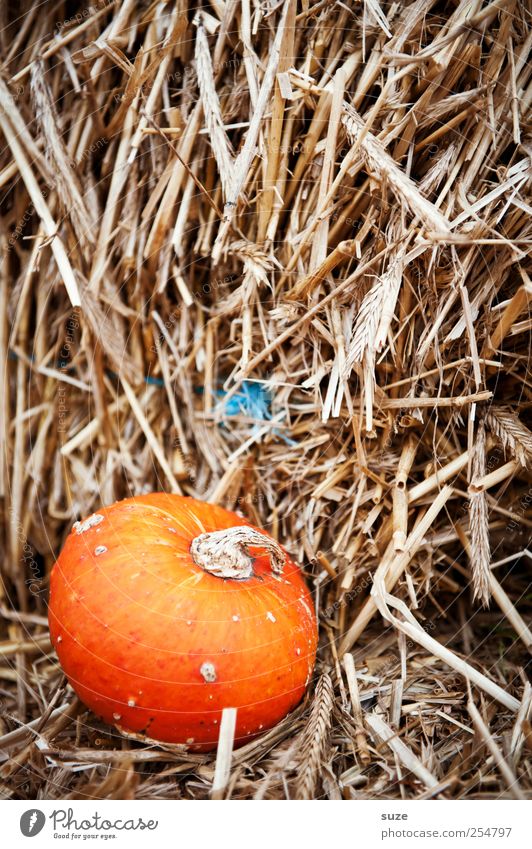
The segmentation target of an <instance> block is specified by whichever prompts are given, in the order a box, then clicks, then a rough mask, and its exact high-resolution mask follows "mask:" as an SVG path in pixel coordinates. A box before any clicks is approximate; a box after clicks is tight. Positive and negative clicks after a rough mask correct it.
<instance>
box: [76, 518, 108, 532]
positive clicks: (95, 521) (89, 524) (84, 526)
mask: <svg viewBox="0 0 532 849" xmlns="http://www.w3.org/2000/svg"><path fill="white" fill-rule="evenodd" d="M103 519H104V517H103V516H102V514H101V513H95V514H94V515H93V516H89V518H88V519H85V521H84V522H74V525H73V527H72V530H73V531H75V532H76V533H77V534H84V533H85V531H88V530H90V528H93V527H94V526H95V525H99V524H100V522H103Z"/></svg>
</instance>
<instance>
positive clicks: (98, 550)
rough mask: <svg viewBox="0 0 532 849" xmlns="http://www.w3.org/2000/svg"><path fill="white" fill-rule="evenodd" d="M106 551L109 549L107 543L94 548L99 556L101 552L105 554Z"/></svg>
mask: <svg viewBox="0 0 532 849" xmlns="http://www.w3.org/2000/svg"><path fill="white" fill-rule="evenodd" d="M106 551H107V549H106V547H105V545H97V546H96V548H95V549H94V553H95V555H96V557H98V555H99V554H105V552H106Z"/></svg>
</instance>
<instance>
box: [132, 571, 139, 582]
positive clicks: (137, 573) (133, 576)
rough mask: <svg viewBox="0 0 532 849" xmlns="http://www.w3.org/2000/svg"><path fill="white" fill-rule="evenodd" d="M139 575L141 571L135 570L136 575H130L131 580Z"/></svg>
mask: <svg viewBox="0 0 532 849" xmlns="http://www.w3.org/2000/svg"><path fill="white" fill-rule="evenodd" d="M139 575H140V572H135V574H134V575H130V580H133V578H138V576H139Z"/></svg>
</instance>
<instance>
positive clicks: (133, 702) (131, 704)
mask: <svg viewBox="0 0 532 849" xmlns="http://www.w3.org/2000/svg"><path fill="white" fill-rule="evenodd" d="M135 705H136V701H135V699H128V700H127V706H128V707H135Z"/></svg>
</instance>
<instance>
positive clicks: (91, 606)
mask: <svg viewBox="0 0 532 849" xmlns="http://www.w3.org/2000/svg"><path fill="white" fill-rule="evenodd" d="M49 624H50V633H51V639H52V644H53V646H54V648H55V650H56V652H57V656H58V658H59V662H60V664H61V666H62V667H63V670H64V672H65V674H66V676H67V678H68V680H69V682H70V684H71V685H72V687H73V688H74V690H75V691H76V693H77V694H78V696H79V697H80V699H81V700H82V701H83V702H84V703H85V705H87V706H88V707H89V708H90V709H91V710H93V711H94V712H95V713H96V714H98V715H99V716H101V717H102V718H103V719H104V721H105V722H107V723H109V724H112V725H115V726H116V727H117V728H118V729H119V730H120V731H122V732H123V733H125V734H130V735H133V736H137V737H138V738H140V739H151V740H153V739H154V740H159V741H164V742H168V743H180V744H184V745H186V746H187V747H188V748H189V749H190V750H192V751H208V750H211V749H213V748H215V747H216V744H217V740H218V736H219V728H220V720H221V715H222V710H223V709H224V708H226V707H233V708H237V723H236V730H235V745H242V744H243V743H245V742H248V741H249V740H251V739H252V738H253V737H255V736H256V735H257V734H260V733H261V732H264V731H266V730H267V729H268V728H271V727H272V726H273V725H275V724H276V723H277V722H279V720H281V719H282V718H283V717H284V716H286V714H287V713H288V712H289V711H290V710H291V709H292V708H294V707H295V706H296V705H297V704H298V702H299V701H300V700H301V698H302V696H303V694H304V692H305V689H306V687H307V684H308V682H309V680H310V676H311V674H312V670H313V667H314V661H315V655H316V646H317V624H316V618H315V614H314V611H313V606H312V601H311V597H310V594H309V591H308V589H307V587H306V585H305V582H304V579H303V576H302V573H301V571H300V569H299V567H298V566H297V565H296V564H295V563H294V562H293V561H292V560H291V559H290V557H288V555H287V554H286V552H285V551H284V550H283V549H282V548H281V546H280V545H279V544H278V543H277V542H276V541H275V540H274V539H273V538H272V537H271V536H270V535H269V534H267V533H265V532H264V531H261V530H259V529H258V528H255V527H253V525H251V524H250V523H249V522H247V521H246V520H245V519H243V518H242V517H241V516H238V515H237V514H236V513H232V512H230V511H228V510H225V509H223V508H222V507H218V506H215V505H213V504H206V503H204V502H201V501H197V500H196V499H193V498H188V497H183V496H178V495H170V494H164V493H154V494H151V495H142V496H139V497H135V498H129V499H125V500H124V501H119V502H116V503H115V504H113V505H112V506H110V507H105V508H102V509H101V510H99V511H98V512H97V513H94V514H93V515H92V516H90V517H89V518H88V519H86V520H85V521H83V522H76V524H75V525H74V527H73V529H72V531H71V533H70V534H69V536H68V537H67V539H66V542H65V545H64V547H63V550H62V552H61V554H60V556H59V558H58V560H57V562H56V563H55V565H54V568H53V570H52V574H51V578H50V602H49Z"/></svg>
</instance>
